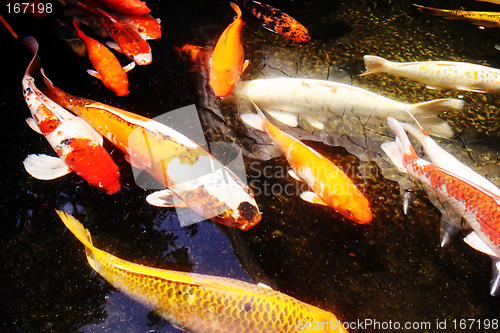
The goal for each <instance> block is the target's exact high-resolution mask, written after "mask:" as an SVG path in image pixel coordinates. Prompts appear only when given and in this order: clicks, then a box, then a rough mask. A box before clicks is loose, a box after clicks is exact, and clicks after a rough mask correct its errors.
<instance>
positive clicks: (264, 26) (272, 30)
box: [262, 23, 277, 34]
mask: <svg viewBox="0 0 500 333" xmlns="http://www.w3.org/2000/svg"><path fill="white" fill-rule="evenodd" d="M262 27H263V28H264V29H266V30H269V31H271V32H274V33H275V34H276V33H277V32H276V30H274V29H273V28H271V27H270V26H268V25H267V24H265V23H263V24H262Z"/></svg>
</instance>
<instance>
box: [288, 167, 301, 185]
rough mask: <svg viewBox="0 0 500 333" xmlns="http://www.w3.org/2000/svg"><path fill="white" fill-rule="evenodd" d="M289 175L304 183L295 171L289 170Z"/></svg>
mask: <svg viewBox="0 0 500 333" xmlns="http://www.w3.org/2000/svg"><path fill="white" fill-rule="evenodd" d="M288 174H289V175H290V177H292V178H293V179H295V180H298V181H299V182H304V181H303V180H302V178H300V177H299V175H297V174H296V173H295V171H293V170H292V169H290V170H288Z"/></svg>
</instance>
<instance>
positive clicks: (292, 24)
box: [238, 0, 311, 42]
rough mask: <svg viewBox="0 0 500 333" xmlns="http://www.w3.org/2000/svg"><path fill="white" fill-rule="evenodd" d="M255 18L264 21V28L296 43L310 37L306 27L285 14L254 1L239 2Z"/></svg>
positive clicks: (243, 0) (241, 0)
mask: <svg viewBox="0 0 500 333" xmlns="http://www.w3.org/2000/svg"><path fill="white" fill-rule="evenodd" d="M238 2H239V3H241V4H242V5H243V6H245V7H246V8H248V10H250V11H251V12H252V14H254V15H255V16H256V17H257V18H259V19H262V20H263V21H264V28H266V29H267V30H269V31H272V32H274V33H277V34H280V35H281V36H284V37H286V38H289V39H291V40H293V41H296V42H308V41H310V40H311V35H309V31H308V30H307V28H306V27H304V26H303V25H302V24H300V22H299V21H297V20H296V19H294V18H293V17H291V16H290V15H288V14H287V13H285V12H283V11H281V10H279V9H278V8H275V7H273V6H269V5H268V4H265V3H263V2H258V1H254V0H239V1H238Z"/></svg>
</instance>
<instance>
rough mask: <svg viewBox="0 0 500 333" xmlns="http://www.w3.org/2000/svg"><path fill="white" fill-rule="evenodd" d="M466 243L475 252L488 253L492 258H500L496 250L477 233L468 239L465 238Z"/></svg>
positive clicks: (469, 235) (471, 234)
mask: <svg viewBox="0 0 500 333" xmlns="http://www.w3.org/2000/svg"><path fill="white" fill-rule="evenodd" d="M464 242H466V243H467V244H468V245H469V246H470V247H472V248H473V249H474V250H477V251H479V252H483V253H486V254H487V255H489V256H491V257H495V258H498V257H499V256H498V253H496V251H495V249H493V248H492V247H491V246H490V245H489V244H488V243H486V242H485V241H484V240H483V239H482V238H481V237H480V236H479V235H478V234H477V233H476V232H475V231H473V232H471V233H470V234H468V235H467V237H465V238H464Z"/></svg>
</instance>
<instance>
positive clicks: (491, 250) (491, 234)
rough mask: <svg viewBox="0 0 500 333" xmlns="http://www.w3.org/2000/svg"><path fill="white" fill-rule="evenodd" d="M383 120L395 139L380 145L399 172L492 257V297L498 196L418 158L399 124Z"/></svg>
mask: <svg viewBox="0 0 500 333" xmlns="http://www.w3.org/2000/svg"><path fill="white" fill-rule="evenodd" d="M387 121H388V122H389V126H390V127H391V128H392V129H393V130H394V132H395V133H396V136H397V139H396V141H395V142H386V143H384V144H382V148H383V150H384V151H385V152H386V153H387V155H388V156H389V157H390V158H391V160H392V161H393V163H394V164H395V165H396V166H397V167H398V168H399V170H400V171H401V172H406V173H409V174H410V175H412V176H413V177H415V178H417V179H418V180H420V181H421V182H422V183H423V184H424V185H425V186H426V187H427V188H428V189H429V190H430V191H432V192H433V193H434V194H435V195H437V197H438V198H440V199H441V200H443V201H445V202H447V203H448V204H449V206H450V207H453V208H454V210H455V211H456V212H458V213H459V214H460V215H461V216H462V217H463V218H464V219H465V220H466V221H467V223H468V224H469V226H470V227H471V228H472V229H473V230H474V232H473V233H472V234H469V236H467V238H466V239H465V241H466V242H467V243H468V244H469V245H470V246H472V247H473V248H474V249H476V250H478V251H481V252H484V253H486V254H488V255H490V256H491V257H492V258H493V263H494V279H493V281H492V284H491V289H490V293H491V295H496V294H497V292H498V291H499V288H500V275H499V272H500V264H499V263H500V196H498V195H497V194H495V193H493V192H491V191H489V190H487V189H485V188H483V187H481V186H480V185H477V184H475V183H473V182H471V181H470V180H469V179H467V178H464V177H462V176H459V175H456V174H454V173H452V172H450V171H448V170H446V169H444V168H440V167H438V166H436V165H434V164H431V163H429V162H427V161H425V160H423V159H421V158H420V157H419V156H418V155H417V154H416V153H415V151H414V149H413V147H412V146H411V143H410V141H409V140H408V137H407V136H406V133H405V131H404V129H403V127H402V126H401V124H399V123H398V121H397V120H396V119H394V118H392V117H389V118H387Z"/></svg>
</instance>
